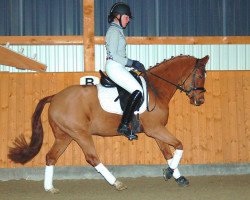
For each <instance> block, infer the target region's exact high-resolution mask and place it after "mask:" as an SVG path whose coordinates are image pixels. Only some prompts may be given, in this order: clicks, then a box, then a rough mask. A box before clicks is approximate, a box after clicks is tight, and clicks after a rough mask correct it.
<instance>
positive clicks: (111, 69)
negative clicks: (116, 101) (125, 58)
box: [106, 60, 143, 94]
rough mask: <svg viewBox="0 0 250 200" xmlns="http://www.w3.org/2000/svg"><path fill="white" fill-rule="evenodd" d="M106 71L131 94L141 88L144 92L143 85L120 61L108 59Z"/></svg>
mask: <svg viewBox="0 0 250 200" xmlns="http://www.w3.org/2000/svg"><path fill="white" fill-rule="evenodd" d="M106 73H107V75H108V76H109V78H110V79H111V80H112V81H114V82H115V83H116V84H117V85H119V86H121V87H122V88H124V89H125V90H127V91H128V92H129V93H130V94H132V93H133V92H134V91H136V90H139V91H141V93H142V94H143V90H142V87H141V85H140V84H139V83H138V82H137V81H136V80H135V78H134V77H133V76H132V75H131V74H130V72H129V71H128V70H127V69H126V68H125V66H123V65H121V64H120V63H118V62H115V61H113V60H107V62H106Z"/></svg>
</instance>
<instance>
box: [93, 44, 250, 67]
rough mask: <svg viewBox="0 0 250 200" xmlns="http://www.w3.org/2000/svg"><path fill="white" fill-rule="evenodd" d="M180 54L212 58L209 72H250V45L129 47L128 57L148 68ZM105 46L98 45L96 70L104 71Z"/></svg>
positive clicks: (208, 65)
mask: <svg viewBox="0 0 250 200" xmlns="http://www.w3.org/2000/svg"><path fill="white" fill-rule="evenodd" d="M180 54H184V55H191V56H195V57H197V58H202V57H204V56H206V55H209V56H210V59H209V62H208V64H207V69H208V70H250V45H249V44H247V45H245V44H243V45H226V44H225V45H128V46H127V55H128V57H129V58H131V59H136V60H140V61H141V62H142V63H143V64H144V65H145V67H146V68H149V67H150V66H154V65H155V64H156V63H159V62H161V61H163V60H164V59H169V58H171V57H172V56H178V55H180ZM105 55H106V51H105V46H104V45H96V57H95V62H96V67H95V70H96V71H97V70H99V69H104V64H105Z"/></svg>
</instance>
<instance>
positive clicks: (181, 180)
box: [155, 139, 189, 187]
mask: <svg viewBox="0 0 250 200" xmlns="http://www.w3.org/2000/svg"><path fill="white" fill-rule="evenodd" d="M155 141H156V143H157V144H158V146H159V148H160V150H161V152H162V154H163V156H164V158H165V159H166V161H167V163H168V166H170V164H171V162H172V159H173V155H172V152H171V150H170V147H169V145H168V144H166V143H164V142H162V141H160V140H158V139H155ZM168 170H169V168H166V169H163V176H164V179H165V180H166V181H167V180H169V179H168V178H167V177H166V175H167V174H168V173H169V172H168ZM173 177H174V179H175V181H176V182H177V183H178V185H179V186H181V187H185V186H188V185H189V181H188V180H187V178H185V177H184V176H182V175H181V173H180V171H179V169H178V168H175V169H174V172H173Z"/></svg>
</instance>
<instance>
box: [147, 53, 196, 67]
mask: <svg viewBox="0 0 250 200" xmlns="http://www.w3.org/2000/svg"><path fill="white" fill-rule="evenodd" d="M184 57H188V58H190V57H193V56H190V55H183V54H180V55H178V56H171V58H169V59H164V60H163V61H162V62H160V63H156V65H154V66H150V67H149V69H153V68H156V67H158V66H159V65H161V64H163V63H167V62H171V61H174V60H175V59H177V58H184Z"/></svg>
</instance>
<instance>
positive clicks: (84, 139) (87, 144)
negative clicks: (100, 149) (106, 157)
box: [74, 133, 127, 190]
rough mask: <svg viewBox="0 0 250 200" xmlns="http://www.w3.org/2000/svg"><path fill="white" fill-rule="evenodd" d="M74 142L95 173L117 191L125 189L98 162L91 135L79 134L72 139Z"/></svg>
mask: <svg viewBox="0 0 250 200" xmlns="http://www.w3.org/2000/svg"><path fill="white" fill-rule="evenodd" d="M74 139H75V140H76V142H77V143H78V144H79V146H80V147H81V149H82V151H83V153H84V155H85V159H86V161H87V162H88V163H89V164H90V165H91V166H93V167H95V169H96V170H97V172H99V173H100V174H101V175H102V176H103V177H104V178H105V179H106V181H107V182H108V183H109V184H110V185H113V186H115V188H116V189H117V190H124V189H126V188H127V187H126V186H125V185H124V184H123V183H122V182H120V181H118V180H117V179H116V178H115V177H114V176H113V175H112V174H111V172H110V171H109V170H108V169H107V168H106V167H105V166H104V165H103V164H102V163H101V162H100V160H99V158H98V156H97V153H96V149H95V145H94V142H93V138H92V136H91V135H88V134H85V133H83V134H79V135H78V136H77V137H76V138H74Z"/></svg>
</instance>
